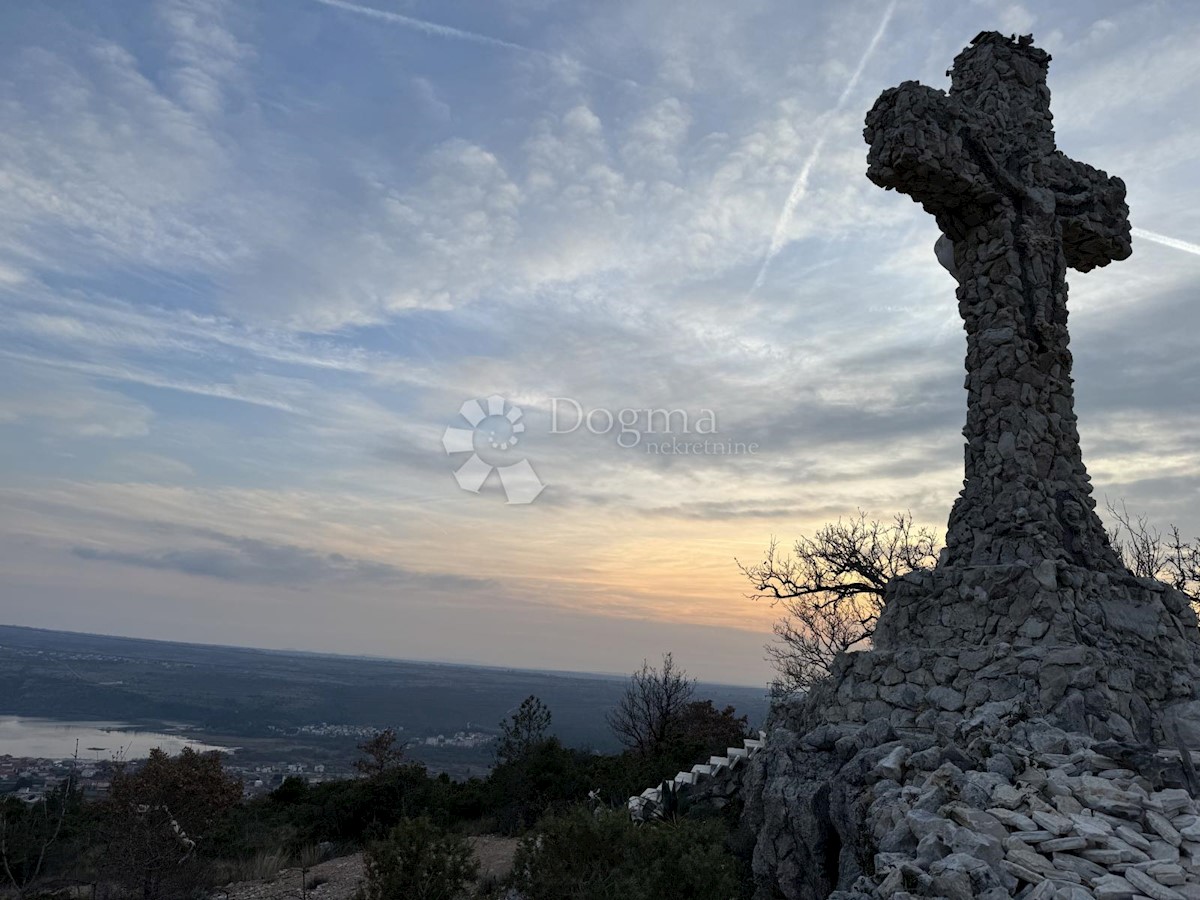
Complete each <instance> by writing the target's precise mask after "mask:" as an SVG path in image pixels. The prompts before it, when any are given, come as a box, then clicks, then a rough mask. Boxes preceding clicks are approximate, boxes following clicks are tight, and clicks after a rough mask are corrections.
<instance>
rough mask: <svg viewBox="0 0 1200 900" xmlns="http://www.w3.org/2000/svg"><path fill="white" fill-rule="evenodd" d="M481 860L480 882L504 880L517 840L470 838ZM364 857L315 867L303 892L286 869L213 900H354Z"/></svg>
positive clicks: (236, 886)
mask: <svg viewBox="0 0 1200 900" xmlns="http://www.w3.org/2000/svg"><path fill="white" fill-rule="evenodd" d="M471 844H472V846H473V847H474V848H475V858H476V859H477V860H478V861H479V875H480V880H481V881H482V880H484V879H487V878H488V877H495V878H503V877H504V876H506V875H507V874H508V873H509V871H510V870H511V869H512V860H513V854H514V853H515V852H516V849H517V841H516V839H515V838H506V837H500V836H499V835H493V834H485V835H478V836H476V837H473V838H471ZM362 874H363V861H362V854H361V853H356V854H354V855H353V856H342V857H338V858H337V859H331V860H328V861H326V862H323V863H320V864H319V865H316V866H314V867H313V868H311V869H309V871H308V878H307V885H306V887H305V889H304V891H303V892H302V891H301V875H302V873H301V871H300V870H299V869H283V870H282V871H280V872H277V873H276V874H275V875H273V876H272V877H270V878H265V879H262V880H259V881H243V882H238V883H236V884H230V885H226V886H225V887H224V888H222V889H221V890H218V891H216V892H214V893H213V895H212V900H297V898H301V897H303V898H308V900H353V898H354V895H355V894H356V893H357V891H358V888H359V886H360V884H361V882H362Z"/></svg>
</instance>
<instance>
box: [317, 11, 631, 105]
mask: <svg viewBox="0 0 1200 900" xmlns="http://www.w3.org/2000/svg"><path fill="white" fill-rule="evenodd" d="M313 2H314V3H320V4H321V5H322V6H329V7H332V8H334V9H341V10H345V11H346V12H351V13H357V14H358V15H360V16H366V17H367V18H369V19H375V20H377V21H379V22H387V23H388V24H389V25H399V26H401V27H402V28H411V29H412V30H413V31H420V32H422V33H423V34H428V35H431V36H433V37H441V38H449V39H451V40H455V41H469V42H470V43H472V44H483V45H485V46H488V47H498V48H500V49H502V50H516V51H517V52H518V53H527V54H529V55H531V56H537V57H539V58H541V59H544V60H548V61H550V62H561V61H562V60H564V59H565V60H568V61H570V62H571V63H573V64H574V65H576V66H578V67H579V68H580V69H581V70H582V71H584V72H588V73H590V74H592V75H598V76H600V77H601V78H607V79H609V80H611V81H617V82H620V83H622V84H630V85H634V86H635V87H636V86H638V85H637V82H636V81H634V80H633V79H632V78H622V77H620V76H617V75H613V74H611V73H609V72H604V71H602V70H600V69H593V68H591V67H590V66H585V65H583V64H582V63H580V62H578V61H576V60H573V59H571V58H570V57H568V56H565V55H562V54H556V53H551V52H549V51H548V50H538V49H537V48H536V47H527V46H525V45H524V44H517V43H514V42H512V41H505V40H502V39H500V38H495V37H491V36H490V35H486V34H479V33H478V32H476V31H466V30H465V29H462V28H453V27H451V26H449V25H439V24H438V23H437V22H430V21H427V20H426V19H418V18H415V17H413V16H406V15H403V14H401V13H397V12H391V11H389V10H385V9H376V8H375V7H373V6H360V5H359V4H357V3H350V2H348V0H313Z"/></svg>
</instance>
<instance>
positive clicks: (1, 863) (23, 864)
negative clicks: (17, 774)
mask: <svg viewBox="0 0 1200 900" xmlns="http://www.w3.org/2000/svg"><path fill="white" fill-rule="evenodd" d="M76 758H78V750H76ZM77 794H78V790H77V788H76V783H75V766H74V765H72V766H71V769H70V772H69V774H68V775H67V777H66V779H65V780H64V781H63V782H62V784H60V785H59V786H58V787H57V788H55V790H54V791H53V792H52V793H51V794H49V795H48V796H46V797H45V798H44V799H43V800H41V801H40V802H38V803H35V804H34V805H33V806H31V807H30V808H29V809H22V808H21V802H20V801H18V800H10V799H7V798H0V869H3V872H4V876H5V879H6V880H7V881H8V882H9V884H10V885H11V886H12V889H13V890H14V891H16V895H17V897H24V896H25V892H26V890H27V889H28V888H30V887H32V886H33V885H34V884H35V883H36V882H37V880H38V879H39V878H40V877H41V875H42V869H43V867H44V866H45V863H46V855H47V854H48V853H49V852H50V851H51V849H52V848H53V847H54V844H55V843H56V842H57V841H58V839H59V836H60V835H61V834H62V830H63V823H64V822H66V820H67V816H68V812H69V810H70V808H71V806H72V804H73V803H77V801H78V796H77Z"/></svg>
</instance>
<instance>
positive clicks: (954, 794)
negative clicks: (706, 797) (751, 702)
mask: <svg viewBox="0 0 1200 900" xmlns="http://www.w3.org/2000/svg"><path fill="white" fill-rule="evenodd" d="M938 724H939V725H940V726H945V727H939V728H937V729H935V730H924V729H896V728H893V727H892V725H891V724H890V722H888V721H887V720H883V719H879V720H875V721H872V722H869V723H867V724H865V725H863V724H841V725H832V724H828V723H825V724H822V725H818V726H817V727H816V728H815V729H813V730H812V731H810V732H808V733H807V734H804V735H798V734H797V733H796V732H794V731H791V730H789V729H787V728H783V727H780V728H777V729H776V730H775V731H773V732H772V733H771V734H770V737H769V746H770V747H771V749H772V752H771V753H769V754H767V753H764V754H763V755H762V756H761V757H760V758H759V762H760V763H761V764H758V765H754V766H751V767H750V768H749V770H748V773H749V774H748V776H747V777H748V779H749V780H750V784H748V786H747V789H748V790H749V791H755V790H757V791H760V792H761V794H760V796H761V798H762V800H761V802H760V803H759V804H757V805H756V806H755V807H753V808H752V810H751V811H750V813H749V815H750V816H751V823H750V824H751V825H752V826H756V827H758V828H759V833H760V841H759V846H758V851H757V853H756V855H755V860H754V864H755V871H756V875H758V876H759V877H760V879H761V882H760V883H761V885H762V887H763V890H762V891H761V892H760V896H762V897H772V896H784V897H788V898H803V900H817V898H825V897H835V898H840V900H879V898H909V897H938V898H962V900H970V898H986V900H1009V898H1021V900H1029V898H1045V900H1095V898H1105V897H1107V898H1114V900H1115V898H1121V900H1128V898H1133V897H1161V898H1164V900H1177V898H1179V897H1187V898H1192V897H1200V841H1198V840H1196V839H1197V838H1200V806H1198V805H1197V802H1196V800H1195V799H1194V798H1193V797H1192V796H1191V794H1190V793H1189V790H1188V789H1187V785H1188V778H1187V775H1186V773H1185V771H1184V767H1183V765H1182V761H1181V757H1180V755H1179V753H1177V752H1172V751H1158V752H1156V753H1151V754H1150V755H1149V757H1147V756H1146V754H1147V753H1148V752H1149V751H1147V750H1145V748H1144V747H1142V746H1141V745H1138V744H1133V743H1129V742H1122V741H1098V740H1096V738H1094V737H1093V736H1092V735H1090V734H1086V733H1081V732H1068V731H1064V730H1062V729H1060V728H1057V727H1055V726H1054V725H1052V724H1051V723H1049V722H1048V721H1046V720H1044V719H1038V718H1030V717H1029V716H1028V713H1027V710H1025V709H1023V708H1022V704H1021V703H1019V702H1018V701H1009V702H1007V703H990V704H986V705H984V706H983V707H981V708H980V709H979V710H977V711H976V712H975V713H974V714H973V715H972V716H970V717H969V718H965V719H964V718H960V719H958V721H957V723H956V724H954V725H952V726H950V725H947V724H946V723H945V722H940V723H938ZM776 751H778V752H776ZM1001 759H1002V760H1004V764H1003V765H1001V766H997V765H994V764H993V763H994V761H996V760H1001ZM1195 760H1196V761H1200V754H1196V756H1195ZM1135 769H1141V770H1145V771H1147V772H1148V773H1149V774H1148V775H1142V774H1138V773H1137V772H1136V771H1135ZM781 826H782V827H781ZM763 837H766V838H768V839H767V840H763V839H762V838H763ZM774 890H777V891H778V893H772V891H774Z"/></svg>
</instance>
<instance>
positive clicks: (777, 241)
mask: <svg viewBox="0 0 1200 900" xmlns="http://www.w3.org/2000/svg"><path fill="white" fill-rule="evenodd" d="M895 11H896V0H891V2H890V3H888V6H887V9H886V10H884V12H883V18H882V19H881V20H880V22H879V27H878V28H876V29H875V34H874V36H873V37H872V38H871V42H870V43H869V44H867V49H866V50H865V51H864V52H863V55H862V58H861V59H860V60H859V61H858V66H857V67H856V68H855V69H854V72H853V74H851V76H850V80H849V81H847V82H846V87H845V88H844V89H843V90H842V93H841V96H839V97H838V99H837V103H836V104H834V107H833V110H832V111H831V112H830V113H828V114H827V116H826V118H825V125H824V127H822V129H821V131H820V133H819V134H818V135H817V139H816V141H815V142H814V143H813V146H812V149H811V150H809V151H808V156H807V157H806V158H805V160H804V164H803V165H801V166H800V174H799V175H797V176H796V181H795V182H794V183H793V184H792V190H791V192H790V193H789V194H788V198H787V201H786V202H785V203H784V204H783V211H782V212H781V213H780V214H779V221H778V222H776V223H775V232H774V233H773V234H772V235H771V245H770V246H769V247H768V248H767V255H766V256H765V257H764V258H763V261H762V267H761V268H760V269H759V270H758V277H757V278H755V279H754V287H752V288H751V289H750V292H751V293H753V292H754V291H756V290H758V288H760V287H762V284H763V282H764V281H765V280H766V278H767V269H769V268H770V266H771V260H773V259H774V258H775V257H776V256H777V255H778V254H779V251H780V250H782V249H783V244H784V238H785V236H786V234H787V229H788V226H789V225H790V224H791V223H792V217H793V216H794V215H795V214H796V207H797V206H799V205H800V201H801V200H803V199H804V195H805V194H806V193H808V178H809V176H810V175H811V174H812V170H813V168H814V167H815V166H816V164H817V162H818V161H819V160H820V158H821V151H822V150H824V149H825V141H826V140H827V139H828V137H829V131H830V129H831V128H832V127H833V119H834V117H835V116H836V115H837V114H838V113H839V112H841V111H842V107H843V106H845V105H846V101H847V100H849V99H850V95H851V94H852V93H854V89H855V88H856V87H858V82H859V79H860V78H862V74H863V71H864V70H865V69H866V68H867V63H868V62H870V60H871V57H872V56H873V55H874V53H875V48H876V47H878V46H879V41H880V40H881V39H882V38H883V33H884V31H885V30H887V26H888V23H889V22H890V21H891V20H892V13H894V12H895Z"/></svg>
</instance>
